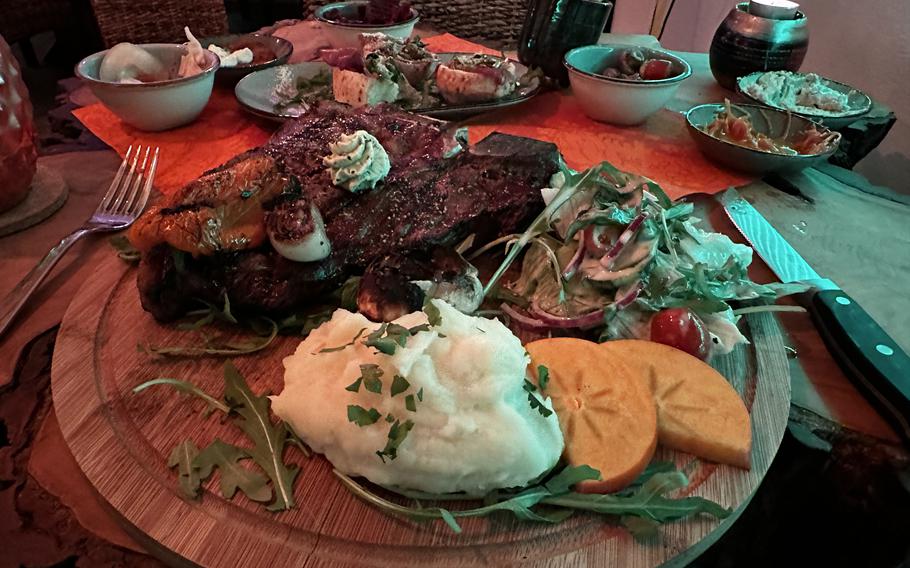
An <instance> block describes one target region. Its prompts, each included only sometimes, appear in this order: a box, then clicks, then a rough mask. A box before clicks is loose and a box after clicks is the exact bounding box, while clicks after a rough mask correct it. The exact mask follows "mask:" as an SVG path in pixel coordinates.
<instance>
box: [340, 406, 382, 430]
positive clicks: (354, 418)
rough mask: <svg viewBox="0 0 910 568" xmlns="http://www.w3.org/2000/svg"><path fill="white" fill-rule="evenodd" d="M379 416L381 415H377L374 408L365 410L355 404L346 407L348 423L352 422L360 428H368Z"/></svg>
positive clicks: (377, 412)
mask: <svg viewBox="0 0 910 568" xmlns="http://www.w3.org/2000/svg"><path fill="white" fill-rule="evenodd" d="M380 416H382V415H381V414H379V411H378V410H376V409H375V408H371V409H369V410H367V409H366V408H364V407H362V406H358V405H356V404H349V405H348V422H353V423H354V424H356V425H358V426H360V427H361V428H363V427H364V426H369V425H370V424H375V423H376V421H377V420H379V417H380Z"/></svg>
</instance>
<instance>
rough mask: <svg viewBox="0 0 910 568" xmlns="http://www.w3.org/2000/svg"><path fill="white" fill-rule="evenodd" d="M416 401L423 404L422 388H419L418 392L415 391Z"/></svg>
mask: <svg viewBox="0 0 910 568" xmlns="http://www.w3.org/2000/svg"><path fill="white" fill-rule="evenodd" d="M417 400H419V401H420V402H423V387H420V390H419V391H417Z"/></svg>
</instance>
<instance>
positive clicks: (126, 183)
mask: <svg viewBox="0 0 910 568" xmlns="http://www.w3.org/2000/svg"><path fill="white" fill-rule="evenodd" d="M151 152H152V148H151V146H146V147H145V152H144V154H143V148H142V145H139V146H137V147H136V148H135V152H134V151H133V146H130V147H129V149H128V150H127V151H126V156H124V158H123V162H121V163H120V168H118V169H117V174H116V175H115V176H114V181H112V182H111V186H110V188H109V189H108V190H107V194H105V196H104V199H102V200H101V204H100V205H98V209H97V211H96V212H95V213H96V214H102V215H117V216H124V217H132V218H135V217H138V216H139V214H140V213H142V210H143V209H144V208H145V204H146V202H147V201H148V198H149V194H151V192H152V181H153V180H154V178H155V169H156V168H157V167H158V152H159V148H158V147H156V148H155V153H154V154H152V161H151V163H149V155H150V154H151ZM140 156H142V163H141V164H140V163H139V157H140ZM131 158H132V159H131Z"/></svg>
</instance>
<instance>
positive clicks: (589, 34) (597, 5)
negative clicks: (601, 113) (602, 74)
mask: <svg viewBox="0 0 910 568" xmlns="http://www.w3.org/2000/svg"><path fill="white" fill-rule="evenodd" d="M612 9H613V3H612V2H605V1H601V0H528V12H527V15H526V16H525V22H524V25H523V26H522V28H521V34H520V35H519V37H518V59H519V60H520V61H521V62H522V63H524V64H525V65H527V66H528V67H540V68H541V69H542V70H543V72H544V74H545V75H546V76H548V77H551V78H553V79H557V80H558V81H559V82H560V84H562V85H563V86H568V84H569V74H568V71H566V68H565V66H564V65H563V62H562V59H563V56H565V54H566V52H567V51H569V50H570V49H575V48H576V47H581V46H583V45H591V44H596V43H597V41H598V40H599V39H600V35H601V34H602V33H603V31H604V25H606V23H607V18H609V17H610V11H611V10H612Z"/></svg>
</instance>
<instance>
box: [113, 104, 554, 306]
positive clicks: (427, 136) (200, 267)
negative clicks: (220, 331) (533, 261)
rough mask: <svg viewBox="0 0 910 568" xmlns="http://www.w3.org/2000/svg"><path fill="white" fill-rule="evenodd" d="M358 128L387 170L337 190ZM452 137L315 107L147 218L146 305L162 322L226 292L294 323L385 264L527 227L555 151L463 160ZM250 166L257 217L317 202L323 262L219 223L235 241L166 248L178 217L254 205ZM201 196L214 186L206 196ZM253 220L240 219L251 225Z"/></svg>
mask: <svg viewBox="0 0 910 568" xmlns="http://www.w3.org/2000/svg"><path fill="white" fill-rule="evenodd" d="M358 129H360V130H366V131H368V132H370V133H371V134H373V135H374V136H375V137H376V138H377V139H379V141H380V142H381V143H382V145H383V147H384V148H385V149H386V151H387V152H388V154H389V158H390V161H391V164H392V169H391V172H390V174H389V176H388V177H387V178H386V180H385V181H384V182H383V183H380V185H378V186H377V187H376V188H375V189H374V190H372V191H369V192H367V193H364V194H352V193H350V192H346V191H344V190H342V189H339V188H337V187H335V186H333V185H332V182H331V179H330V176H329V173H328V171H327V169H326V168H325V166H323V164H322V156H325V155H327V154H329V153H330V151H329V144H330V143H332V142H334V141H336V140H337V138H338V137H339V136H341V135H342V134H347V133H351V132H353V131H355V130H358ZM457 134H458V133H457V132H454V131H452V130H449V129H447V128H445V126H444V125H442V123H438V122H436V121H432V120H430V119H426V118H423V117H419V116H416V115H412V114H410V113H407V112H404V111H401V110H397V109H394V108H392V107H385V108H382V107H373V108H364V109H357V110H355V109H351V108H349V107H346V106H343V105H337V104H323V105H319V106H317V107H316V108H314V109H313V110H311V111H310V112H309V113H308V114H306V115H305V116H303V117H301V118H299V119H297V120H295V121H293V122H291V123H289V124H287V125H286V126H284V127H283V128H282V129H281V130H279V131H278V132H277V133H276V134H275V136H273V138H272V139H271V140H270V141H269V142H268V143H267V144H266V145H265V146H264V147H262V148H259V149H256V150H253V151H251V152H248V153H246V154H244V155H241V156H238V157H237V158H235V159H233V160H231V161H230V162H228V163H227V164H225V165H224V166H222V167H221V168H218V169H217V170H216V171H214V172H211V173H210V174H207V175H206V176H203V177H202V178H200V179H199V180H197V181H196V182H193V183H191V184H189V186H188V187H190V186H193V187H194V189H193V190H192V191H186V190H185V191H182V192H180V193H179V194H178V195H180V196H181V197H180V198H171V199H169V200H167V202H166V206H165V207H158V208H152V209H150V210H149V212H147V213H146V214H145V215H144V216H143V219H142V220H140V221H139V222H137V227H146V228H147V229H146V230H145V232H140V231H139V230H135V231H132V232H131V235H130V238H131V240H134V243H135V241H136V240H138V239H139V238H140V236H141V237H142V240H141V241H140V242H141V244H142V246H141V248H142V250H143V251H144V254H143V259H142V263H141V266H140V273H139V280H138V282H139V289H140V295H141V298H142V305H143V307H144V308H145V309H146V310H148V311H150V312H151V313H152V314H153V315H154V316H155V317H156V318H157V319H159V320H161V321H167V320H172V319H175V318H177V317H180V316H181V315H183V314H184V313H185V312H186V311H187V310H188V309H191V308H192V307H193V304H194V302H195V301H197V300H203V301H207V302H212V303H218V302H220V301H221V299H222V298H223V296H224V294H227V296H228V297H229V298H230V300H231V305H232V307H233V308H235V309H237V310H241V311H250V312H254V313H267V314H280V313H287V312H289V311H291V310H294V309H295V308H298V307H300V306H302V305H305V304H307V303H309V302H312V301H313V300H314V299H316V298H318V297H319V296H320V295H322V294H324V293H325V292H327V291H329V290H332V289H334V288H336V287H337V286H338V285H339V284H340V283H341V282H342V281H343V280H344V279H345V278H346V277H347V276H350V275H353V274H362V273H363V272H364V270H365V269H366V268H367V266H369V265H370V264H371V263H372V262H374V261H376V260H377V259H380V258H383V257H386V256H388V255H390V254H399V255H400V254H407V253H409V252H411V251H415V252H416V253H426V252H428V251H430V250H432V249H433V248H434V247H437V246H442V247H447V246H451V245H453V244H455V243H457V242H458V241H460V240H461V239H463V238H464V237H465V236H467V235H468V234H470V233H472V232H473V233H477V236H478V239H479V242H483V241H484V240H486V239H491V238H495V237H497V236H500V235H503V234H507V233H510V232H515V231H517V230H520V229H521V228H523V224H524V223H525V222H526V221H527V220H528V219H529V218H530V217H531V216H533V214H534V213H535V212H536V211H539V210H540V208H541V207H542V200H541V197H540V193H539V189H540V188H541V187H544V186H546V185H547V184H548V181H549V178H550V176H551V175H552V174H553V173H554V172H555V171H556V170H557V164H558V159H559V154H558V152H557V149H556V147H555V146H554V145H553V144H549V143H544V142H540V141H536V140H529V139H525V138H516V137H512V136H507V135H503V134H493V135H491V136H489V137H487V138H486V139H484V140H483V141H481V142H480V143H479V144H478V145H476V146H474V147H472V148H470V149H467V150H463V151H461V152H458V149H459V148H460V145H459V143H458V141H457ZM453 154H454V155H453ZM253 166H256V167H259V168H261V170H262V172H263V176H264V177H263V179H265V180H269V181H268V183H265V182H264V181H262V180H260V181H257V182H256V185H255V186H256V187H257V188H261V187H268V188H269V189H268V191H265V190H258V191H259V193H257V195H260V196H261V199H257V201H256V203H257V207H258V209H257V208H256V207H252V209H254V210H255V215H258V217H257V218H259V219H261V218H262V216H263V215H264V214H267V212H268V211H269V210H270V208H272V207H274V206H275V204H276V203H287V202H288V200H294V199H302V200H306V201H307V202H312V203H313V204H315V205H316V207H317V208H318V209H319V211H320V212H321V214H322V217H323V219H324V221H325V230H326V233H327V235H328V238H329V241H330V243H331V254H330V255H329V256H328V258H326V259H324V260H321V261H317V262H294V261H291V260H288V259H286V258H284V257H282V256H280V255H279V254H278V253H277V252H276V251H275V249H274V248H273V247H272V246H271V245H270V243H269V242H268V240H265V241H264V242H263V241H262V240H261V239H259V240H258V241H257V240H256V239H254V238H252V234H253V233H254V232H255V231H253V230H252V229H245V231H246V232H243V234H244V235H246V233H250V235H248V237H250V238H246V240H243V239H237V238H236V235H237V232H236V231H232V227H231V226H228V225H229V222H228V221H230V220H231V219H226V220H225V219H222V224H221V226H220V229H219V232H216V233H215V234H217V235H227V236H228V237H230V238H226V239H211V242H210V243H208V244H207V245H206V246H205V247H197V248H196V249H192V250H191V249H189V247H186V246H176V245H175V244H174V242H172V241H173V240H174V239H167V238H160V235H159V233H161V232H162V231H161V230H160V229H158V228H159V227H170V228H171V229H170V231H171V232H173V231H176V230H177V229H174V228H173V227H174V226H177V227H179V226H181V224H182V223H183V222H184V220H183V219H181V218H178V217H176V216H177V215H186V213H185V212H187V211H196V210H205V209H207V208H213V203H214V204H215V206H214V209H218V207H219V206H220V207H222V208H224V207H228V206H231V207H234V208H237V207H239V205H237V203H241V204H242V203H247V202H248V200H249V199H250V195H249V187H248V185H249V183H250V181H249V180H248V179H247V178H246V177H245V176H243V175H240V174H239V173H238V172H237V171H236V170H238V169H239V171H240V172H249V171H252V169H253ZM273 168H274V169H275V170H277V173H275V172H273ZM277 180H280V181H277ZM194 184H195V185H194ZM206 186H211V187H209V188H208V191H205V187H206ZM225 196H227V197H225ZM230 196H233V200H232V199H231V198H230ZM244 196H246V197H244ZM178 201H179V202H178ZM230 204H233V205H230ZM248 208H249V207H248ZM253 216H254V214H247V215H245V216H241V217H240V218H242V219H243V220H244V223H245V225H244V226H247V227H248V226H249V224H250V219H252V218H253ZM146 217H148V218H146ZM197 217H198V216H197ZM195 219H196V217H192V218H191V219H189V220H190V221H192V222H195ZM253 224H254V225H255V223H253ZM191 226H192V225H191ZM189 234H190V235H193V233H192V232H191V231H190V233H189ZM256 234H257V235H258V233H256ZM238 243H245V244H242V245H241V244H238ZM228 245H230V246H228ZM430 276H432V275H430Z"/></svg>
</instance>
